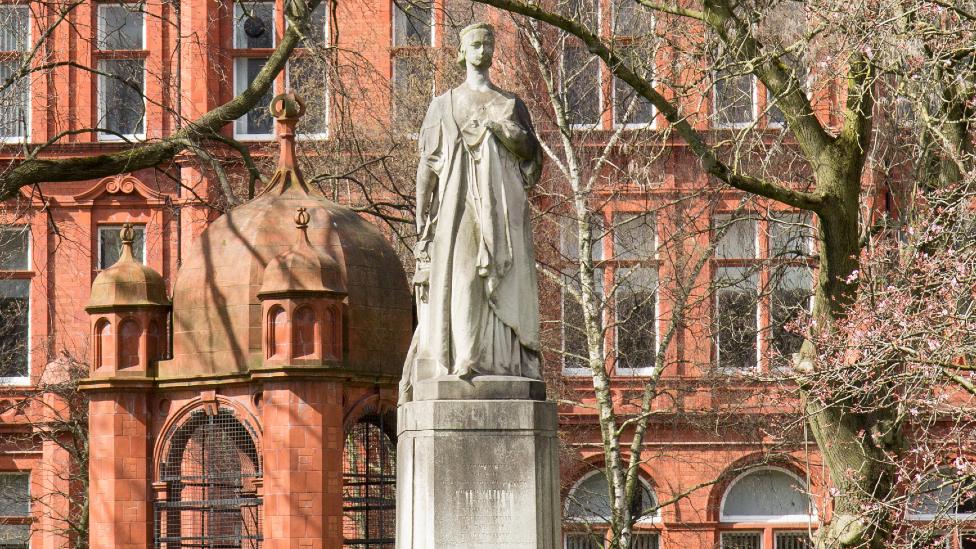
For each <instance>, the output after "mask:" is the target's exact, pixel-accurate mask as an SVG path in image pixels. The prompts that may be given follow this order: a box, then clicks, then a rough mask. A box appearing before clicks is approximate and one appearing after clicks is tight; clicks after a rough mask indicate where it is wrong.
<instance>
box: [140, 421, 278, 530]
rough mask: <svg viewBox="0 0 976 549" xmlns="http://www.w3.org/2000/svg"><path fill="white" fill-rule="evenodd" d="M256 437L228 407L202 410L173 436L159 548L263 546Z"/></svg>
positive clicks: (158, 508) (158, 509)
mask: <svg viewBox="0 0 976 549" xmlns="http://www.w3.org/2000/svg"><path fill="white" fill-rule="evenodd" d="M255 438H256V437H254V435H253V434H252V433H251V431H250V430H249V429H248V428H247V426H246V425H245V424H244V423H243V422H241V421H240V420H238V419H237V418H236V417H235V416H234V413H233V412H232V411H230V410H228V409H219V410H218V411H217V413H216V414H214V415H209V414H207V413H206V412H205V411H204V410H198V411H196V412H193V414H191V415H190V418H189V419H188V420H187V421H186V423H184V424H183V425H182V426H180V428H179V429H178V430H177V431H176V432H175V433H174V434H173V436H172V438H171V439H170V441H169V444H168V450H167V451H166V453H165V456H166V458H165V459H166V461H164V462H163V463H162V465H161V468H160V470H161V472H162V473H161V474H162V477H161V478H160V480H161V481H163V482H165V483H166V499H165V500H164V501H157V502H156V505H155V540H156V547H157V548H158V549H179V548H205V549H260V547H261V542H262V539H263V538H262V535H261V499H260V498H258V497H257V489H256V486H255V482H254V480H255V479H258V478H260V476H261V463H260V460H259V458H258V451H257V446H256V444H255Z"/></svg>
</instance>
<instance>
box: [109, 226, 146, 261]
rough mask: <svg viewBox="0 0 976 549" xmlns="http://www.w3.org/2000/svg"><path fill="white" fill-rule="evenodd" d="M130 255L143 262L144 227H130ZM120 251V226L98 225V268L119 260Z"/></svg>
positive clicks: (144, 247) (144, 246) (144, 248)
mask: <svg viewBox="0 0 976 549" xmlns="http://www.w3.org/2000/svg"><path fill="white" fill-rule="evenodd" d="M132 232H133V233H134V238H133V241H132V256H133V257H134V258H135V260H136V261H138V262H139V263H143V264H145V262H146V258H145V250H146V228H145V227H142V226H134V227H132ZM121 253H122V227H99V229H98V268H99V269H107V268H109V267H111V266H112V265H115V262H116V261H118V260H119V256H120V255H121Z"/></svg>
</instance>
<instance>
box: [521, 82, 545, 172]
mask: <svg viewBox="0 0 976 549" xmlns="http://www.w3.org/2000/svg"><path fill="white" fill-rule="evenodd" d="M515 119H516V120H517V121H518V123H519V124H520V125H521V126H522V127H523V128H525V131H526V133H527V134H528V135H527V137H528V139H530V140H531V142H532V151H533V153H532V155H531V157H530V158H529V159H527V160H523V161H522V162H520V163H519V167H520V168H521V170H522V177H523V178H524V179H525V187H526V188H529V187H533V186H535V184H536V183H538V182H539V178H540V177H542V146H541V145H539V139H538V137H536V134H535V128H534V127H533V125H532V116H531V115H529V108H528V107H526V106H525V103H523V102H522V100H521V99H516V101H515Z"/></svg>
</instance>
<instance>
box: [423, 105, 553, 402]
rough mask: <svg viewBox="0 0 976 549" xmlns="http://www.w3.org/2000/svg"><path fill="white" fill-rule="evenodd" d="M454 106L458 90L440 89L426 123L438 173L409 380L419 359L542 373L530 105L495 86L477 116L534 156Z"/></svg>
mask: <svg viewBox="0 0 976 549" xmlns="http://www.w3.org/2000/svg"><path fill="white" fill-rule="evenodd" d="M454 107H455V94H454V91H453V90H452V91H449V92H447V93H446V94H444V95H442V96H439V97H437V98H435V99H434V100H433V101H432V102H431V104H430V107H429V108H428V110H427V115H426V117H425V119H424V123H423V127H422V129H421V132H420V142H419V146H420V162H422V163H425V164H426V166H427V167H429V168H430V170H431V171H432V172H433V173H435V174H437V183H436V185H435V187H434V188H433V189H432V190H431V192H430V196H429V197H428V203H429V205H430V206H429V208H428V211H427V215H426V216H425V218H424V219H422V220H421V223H420V226H421V231H422V232H421V235H420V239H419V243H418V250H419V251H420V253H419V254H418V256H421V257H422V256H424V255H426V256H429V267H428V266H427V265H424V263H425V262H424V261H423V259H421V260H420V261H419V262H418V268H419V269H420V271H421V273H420V276H421V277H423V278H424V279H425V280H426V281H427V284H428V289H427V300H426V302H423V300H422V299H421V300H418V317H419V318H418V320H419V324H418V328H417V331H416V332H415V334H414V341H413V344H412V346H411V352H410V356H409V357H408V361H407V365H406V366H407V372H406V373H407V374H408V375H407V376H405V380H404V381H405V382H406V384H408V385H409V384H410V383H411V382H412V381H414V380H415V379H416V378H415V377H414V376H413V375H411V374H413V373H414V372H411V369H412V368H414V367H417V368H420V369H421V370H422V371H424V372H431V373H433V372H441V373H450V374H457V375H460V376H471V375H475V374H478V375H486V374H494V375H514V376H524V377H530V378H534V379H539V378H540V372H539V305H538V288H537V282H536V269H535V251H534V248H533V244H532V228H531V225H530V212H529V204H528V201H527V199H526V189H528V188H529V187H531V186H532V185H534V184H535V182H536V181H537V180H538V177H539V172H540V169H541V161H542V157H541V150H540V147H539V144H538V141H536V138H535V136H534V135H533V133H532V125H531V121H530V119H529V114H528V110H527V109H526V108H525V105H524V104H523V103H522V102H521V101H520V100H518V99H517V98H515V97H513V96H510V95H507V94H503V93H498V92H496V93H495V94H493V99H491V100H490V101H488V102H487V103H486V104H484V105H481V106H480V107H481V108H480V109H476V112H475V114H474V115H473V116H474V117H477V118H479V120H482V121H483V120H484V119H486V118H487V119H490V120H494V121H496V122H498V123H499V125H500V128H499V129H498V130H496V131H500V132H505V134H506V135H507V136H508V138H509V139H510V140H514V141H516V142H518V143H522V144H524V145H526V147H525V148H526V149H527V150H528V151H531V152H532V154H531V155H530V158H528V159H522V158H519V157H518V156H517V155H516V154H514V153H513V152H512V151H510V150H508V149H507V148H506V147H505V145H504V144H503V143H502V142H501V141H500V140H499V139H498V137H496V136H495V135H494V134H493V133H492V132H491V131H489V130H487V129H486V128H485V127H484V126H483V125H481V124H479V125H478V126H477V127H472V126H470V125H468V122H469V121H468V120H457V119H456V118H455V108H454ZM523 154H524V153H523ZM421 168H423V166H421ZM426 269H429V271H428V272H422V271H424V270H426ZM415 363H416V364H420V366H415ZM423 364H426V365H427V367H424V366H423ZM431 366H435V367H431ZM417 377H423V374H420V375H418V376H417Z"/></svg>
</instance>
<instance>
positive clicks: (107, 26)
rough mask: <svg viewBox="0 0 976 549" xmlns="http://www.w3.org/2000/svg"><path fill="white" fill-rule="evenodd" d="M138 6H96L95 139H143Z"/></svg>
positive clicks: (142, 47) (141, 31) (141, 28)
mask: <svg viewBox="0 0 976 549" xmlns="http://www.w3.org/2000/svg"><path fill="white" fill-rule="evenodd" d="M141 7H142V4H141V3H119V4H100V5H99V6H98V10H97V13H98V24H97V35H98V39H97V47H98V51H97V52H96V55H97V56H98V57H99V62H98V69H99V72H100V73H101V74H100V75H99V77H98V127H99V128H101V129H102V130H103V131H101V132H100V133H99V139H101V140H103V141H120V140H127V139H144V138H145V135H146V101H145V85H146V56H147V52H146V43H145V38H146V37H145V33H146V28H145V18H144V16H143V12H142V11H141Z"/></svg>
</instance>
